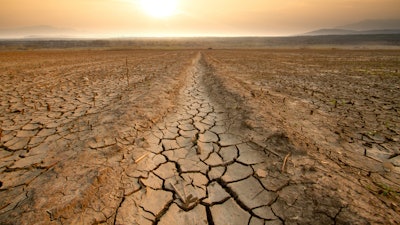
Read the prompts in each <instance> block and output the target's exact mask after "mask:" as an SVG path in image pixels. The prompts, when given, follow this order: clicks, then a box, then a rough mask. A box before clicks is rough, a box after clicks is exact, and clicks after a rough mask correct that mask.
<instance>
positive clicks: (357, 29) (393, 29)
mask: <svg viewBox="0 0 400 225" xmlns="http://www.w3.org/2000/svg"><path fill="white" fill-rule="evenodd" d="M363 34H400V20H394V19H393V20H364V21H361V22H358V23H353V24H348V25H344V26H338V27H334V28H324V29H319V30H314V31H311V32H307V33H305V34H303V35H306V36H308V35H310V36H317V35H363Z"/></svg>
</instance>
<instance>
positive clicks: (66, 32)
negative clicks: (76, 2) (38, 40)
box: [0, 25, 76, 38]
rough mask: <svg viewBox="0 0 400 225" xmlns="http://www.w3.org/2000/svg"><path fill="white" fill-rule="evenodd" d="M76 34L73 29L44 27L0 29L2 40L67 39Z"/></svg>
mask: <svg viewBox="0 0 400 225" xmlns="http://www.w3.org/2000/svg"><path fill="white" fill-rule="evenodd" d="M74 33H76V31H75V30H73V29H67V28H59V27H52V26H45V25H43V26H29V27H17V28H9V29H0V38H32V37H66V36H70V35H72V34H74Z"/></svg>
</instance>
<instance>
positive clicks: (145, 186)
mask: <svg viewBox="0 0 400 225" xmlns="http://www.w3.org/2000/svg"><path fill="white" fill-rule="evenodd" d="M80 54H83V53H80ZM85 54H89V55H90V56H92V57H98V58H97V60H98V61H100V62H99V63H98V64H96V65H92V64H85V63H83V65H79V64H77V63H76V62H75V63H69V60H71V61H73V60H74V59H73V58H74V56H70V57H71V58H69V56H68V55H67V56H65V58H64V59H63V60H62V61H61V62H64V63H65V65H64V66H65V67H66V68H65V71H70V72H71V74H70V75H66V74H65V73H66V72H65V71H57V70H54V69H53V70H51V69H52V67H51V65H53V64H54V65H53V66H54V67H53V68H57V67H59V66H57V65H59V64H60V62H57V61H55V62H54V63H53V64H52V63H49V64H50V65H46V66H45V69H44V70H45V71H47V70H48V68H50V71H48V72H49V74H53V73H54V71H56V74H57V75H58V76H54V77H53V79H55V80H58V81H61V84H59V85H54V84H53V83H50V82H48V81H47V82H48V83H46V80H39V81H35V80H34V81H35V82H30V79H31V77H28V76H25V77H24V79H23V80H22V82H21V84H19V85H21V86H17V87H15V86H14V85H16V83H15V82H16V78H14V80H13V79H9V80H7V81H9V82H6V84H7V85H8V86H7V85H6V88H5V90H4V91H3V93H6V94H5V95H3V94H2V96H4V97H2V99H1V100H2V101H1V103H2V111H4V112H6V113H5V115H4V116H3V115H2V117H1V118H2V127H1V129H2V135H1V163H2V164H1V175H0V181H1V182H2V183H1V187H0V197H1V200H0V223H2V224H99V223H100V224H221V225H222V224H250V225H253V224H369V223H372V224H398V223H399V222H400V215H399V207H398V204H399V202H398V198H397V195H396V193H397V192H398V190H397V189H398V187H399V186H398V184H399V183H398V178H399V177H398V173H397V172H396V171H397V167H395V166H393V164H391V165H392V166H393V168H392V167H391V170H390V171H389V172H388V171H387V170H385V168H382V162H380V161H376V162H375V161H373V162H371V161H368V160H366V159H361V160H360V158H357V157H358V156H357V155H356V154H354V153H351V152H346V156H348V158H349V159H348V161H344V159H341V160H342V161H339V162H338V159H337V158H333V157H332V155H328V156H329V157H328V156H327V154H326V153H320V152H323V150H329V151H330V152H331V151H333V150H332V149H331V148H328V147H326V146H321V143H314V142H313V141H310V140H309V139H306V138H307V137H308V136H307V135H309V133H308V132H307V131H308V130H306V132H303V136H300V137H298V136H296V133H294V132H295V131H297V132H299V131H301V129H299V130H296V129H295V127H291V128H292V130H288V129H287V127H285V126H284V125H280V124H279V122H280V121H279V120H280V119H281V117H280V116H281V114H283V116H286V117H287V119H288V122H287V123H290V122H293V121H296V119H298V118H295V119H293V115H292V114H290V113H293V112H291V111H290V110H289V109H287V108H285V106H282V105H279V104H277V103H275V101H277V98H278V97H281V95H277V96H278V97H276V96H273V97H275V98H273V99H272V101H271V103H269V104H270V105H271V106H274V107H276V108H275V110H276V111H277V112H280V113H281V114H279V116H278V115H274V114H273V113H272V112H269V111H268V109H269V108H268V107H267V105H266V103H265V102H262V101H263V100H265V99H264V98H263V97H260V96H259V95H260V93H258V92H257V91H259V88H260V86H259V83H253V85H249V84H247V83H246V81H244V80H242V78H243V77H245V76H243V75H242V74H241V66H242V65H243V64H244V65H247V66H252V65H254V64H252V63H251V62H246V61H245V62H244V63H243V61H241V62H238V63H234V64H232V62H234V60H237V59H241V57H240V56H244V57H243V58H244V59H245V58H246V57H249V56H252V55H251V54H252V53H242V52H240V54H243V55H237V56H234V54H228V55H224V54H225V53H224V52H223V51H221V52H218V51H216V52H207V53H206V52H203V53H196V52H192V51H181V52H179V51H178V52H174V51H171V52H168V51H166V52H161V51H160V52H157V51H150V52H148V51H143V52H132V53H124V52H109V53H107V54H104V55H101V57H100V56H99V54H98V53H96V54H93V55H91V54H90V53H85ZM219 54H220V55H219ZM237 54H239V52H237ZM108 55H109V56H108ZM132 55H135V56H132ZM128 56H130V57H131V58H129V65H128V74H129V77H128V79H126V77H125V76H124V74H125V72H126V71H127V70H126V69H127V68H126V67H125V66H124V63H125V61H124V57H128ZM232 56H234V60H232V58H231V57H232ZM8 57H9V56H8ZM20 57H21V56H20ZM46 57H48V56H44V58H46ZM63 57H64V56H63ZM118 57H119V60H115V58H118ZM249 58H250V57H249ZM22 59H24V58H23V57H22ZM224 60H231V61H226V62H225V61H224ZM15 61H18V59H15ZM246 63H247V64H246ZM31 64H34V63H31ZM70 64H72V65H76V68H69V65H70ZM35 65H36V64H35ZM99 65H102V66H103V68H102V70H97V69H96V68H98V67H99ZM7 66H9V67H7ZM12 66H13V65H12V64H11V65H8V64H6V66H4V67H5V69H4V70H7V69H8V70H9V68H12ZM87 68H89V69H87ZM247 69H248V68H247ZM93 70H95V71H96V72H95V73H94V74H93ZM227 70H230V71H227ZM23 71H24V72H25V73H29V71H27V70H23ZM31 71H33V72H32V73H35V72H36V73H44V71H42V69H41V68H35V69H33V68H32V69H31ZM248 71H250V72H251V74H256V72H255V71H252V70H248ZM260 71H261V70H260ZM19 72H20V71H19ZM90 73H92V74H90ZM82 74H87V75H86V76H84V75H82ZM7 75H9V76H10V75H11V72H10V74H3V76H7ZM29 75H31V76H32V74H29ZM83 77H86V79H83ZM37 79H40V76H38V78H37ZM87 79H91V80H89V82H90V83H85V82H87ZM252 80H255V81H256V82H257V79H255V78H252ZM77 81H78V82H77ZM13 82H14V83H13ZM39 84H44V85H43V86H45V87H43V86H42V85H39ZM38 87H41V88H42V89H45V88H47V90H49V93H47V94H43V96H38V98H37V99H34V96H37V95H40V93H42V92H43V90H37V88H38ZM77 87H78V88H77ZM243 89H244V90H243ZM66 90H70V91H69V93H71V92H72V93H73V94H74V95H75V96H73V97H69V96H71V94H69V95H66V94H65V93H66V92H65V91H66ZM71 90H72V91H71ZM269 90H271V92H272V90H274V89H273V88H270V89H269ZM286 92H288V91H286ZM25 93H29V95H26V94H25ZM248 95H249V96H250V97H248ZM29 96H33V97H32V99H29ZM255 96H258V97H255ZM289 97H290V96H289V95H288V96H287V99H285V100H283V101H280V102H285V101H289V102H290V101H292V99H291V98H289ZM27 99H28V100H27ZM60 99H61V100H60ZM280 100H281V99H280ZM41 101H43V102H41ZM255 105H256V106H255ZM261 106H264V107H261ZM252 107H255V109H254V108H252ZM257 107H258V108H257ZM321 108H323V107H321ZM298 109H300V110H303V108H302V107H299V108H298ZM313 110H314V111H315V113H316V114H318V113H321V112H319V111H318V109H313ZM285 113H286V114H285ZM296 113H297V112H295V113H294V114H296ZM259 114H262V115H263V116H264V117H260V116H259ZM300 114H301V112H300ZM267 116H270V117H267ZM291 116H292V117H291ZM299 121H300V120H299ZM305 121H306V120H305ZM310 121H313V120H310ZM283 124H284V123H283ZM260 127H261V128H260ZM309 128H310V127H309ZM311 128H312V127H311ZM321 128H322V127H321ZM302 129H304V128H302ZM311 131H313V129H310V132H311ZM323 132H324V131H321V134H326V133H323ZM311 134H313V133H312V132H311ZM328 138H329V136H328ZM395 143H396V142H395ZM306 144H307V145H306ZM318 144H320V145H318ZM322 144H325V143H322ZM303 145H306V146H303ZM314 147H315V148H316V147H319V149H318V150H314ZM337 149H339V150H337ZM337 149H336V154H338V152H340V151H343V149H344V150H346V148H344V147H340V148H339V147H338V148H337ZM331 154H332V153H331ZM354 155H355V156H354ZM361 156H363V155H361ZM363 157H364V156H363ZM354 158H355V159H354ZM366 158H368V157H366ZM339 160H340V158H339ZM351 160H359V161H356V162H354V161H351ZM362 160H364V161H362ZM381 161H382V160H381ZM343 162H345V163H343ZM346 163H347V164H346ZM343 164H344V165H343ZM360 164H362V165H361V166H360ZM359 167H360V168H361V169H359ZM378 179H380V180H379V182H385V183H387V184H390V189H389V188H387V189H386V190H384V191H386V192H387V193H386V194H382V193H384V192H380V193H379V189H377V188H379V187H380V186H378V185H377V183H378V181H376V180H378ZM388 187H389V186H388ZM381 188H382V187H381Z"/></svg>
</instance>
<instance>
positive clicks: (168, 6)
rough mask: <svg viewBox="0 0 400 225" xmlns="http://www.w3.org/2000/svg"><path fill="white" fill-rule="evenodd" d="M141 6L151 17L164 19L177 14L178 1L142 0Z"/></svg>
mask: <svg viewBox="0 0 400 225" xmlns="http://www.w3.org/2000/svg"><path fill="white" fill-rule="evenodd" d="M140 4H141V6H142V8H143V10H144V11H145V12H146V13H147V14H149V15H150V16H153V17H157V18H164V17H169V16H172V15H174V14H176V13H177V7H178V0H140Z"/></svg>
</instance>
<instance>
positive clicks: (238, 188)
mask: <svg viewBox="0 0 400 225" xmlns="http://www.w3.org/2000/svg"><path fill="white" fill-rule="evenodd" d="M206 69H207V68H206V66H205V65H204V59H203V58H202V56H201V55H200V54H199V55H198V56H197V57H196V60H195V64H194V67H193V69H192V70H191V71H190V73H189V76H188V77H187V83H186V85H185V88H184V89H183V91H182V95H181V96H182V98H181V99H180V104H179V106H178V110H177V112H176V113H173V114H172V115H169V116H168V117H167V118H166V119H165V120H164V121H163V122H161V123H159V124H157V125H156V126H155V128H154V129H153V130H152V131H151V132H150V133H149V134H148V135H146V136H144V140H147V141H148V142H150V143H148V144H149V145H148V146H146V149H147V150H148V151H150V153H145V154H144V155H143V156H141V157H138V158H137V159H136V161H137V162H138V163H137V167H135V168H131V169H134V170H135V172H134V174H133V175H132V176H134V177H137V178H140V183H141V185H142V188H141V189H140V190H139V191H137V192H135V193H134V194H132V195H130V196H126V197H125V200H124V202H123V203H122V205H121V207H120V208H119V210H118V214H117V216H116V224H136V223H138V224H256V222H257V223H264V220H267V221H273V220H277V222H278V223H279V221H280V220H279V218H278V217H277V216H275V215H274V213H273V212H272V210H271V208H270V207H269V206H270V205H271V204H272V203H273V202H274V201H275V200H276V198H277V195H276V193H274V192H271V191H269V190H267V189H266V188H264V187H263V185H262V181H261V180H259V179H258V176H257V175H256V171H255V168H254V167H253V166H252V165H256V164H260V163H263V162H264V158H263V157H262V155H261V154H260V152H259V151H254V150H253V149H252V148H251V147H250V146H249V145H247V144H246V141H245V140H243V139H242V138H241V137H240V136H237V135H234V134H231V133H229V127H230V124H231V122H232V121H231V120H232V119H231V118H229V114H228V113H227V112H226V110H225V109H224V108H222V107H220V106H218V105H217V104H215V103H213V102H212V101H211V99H210V97H209V95H208V93H207V90H206V87H205V86H204V84H203V76H205V70H206ZM150 140H151V141H150ZM258 172H259V175H260V176H263V173H266V171H263V170H259V171H258ZM264 176H265V175H264Z"/></svg>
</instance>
